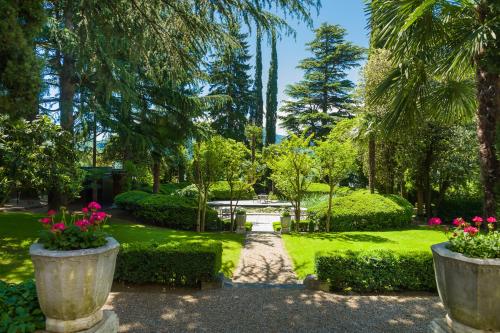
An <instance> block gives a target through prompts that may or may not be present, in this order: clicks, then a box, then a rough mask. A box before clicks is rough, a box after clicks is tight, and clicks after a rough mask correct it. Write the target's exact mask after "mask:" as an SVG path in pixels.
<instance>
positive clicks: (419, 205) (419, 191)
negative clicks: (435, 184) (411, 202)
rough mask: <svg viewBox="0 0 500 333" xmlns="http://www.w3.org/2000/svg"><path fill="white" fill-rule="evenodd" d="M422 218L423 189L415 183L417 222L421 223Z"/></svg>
mask: <svg viewBox="0 0 500 333" xmlns="http://www.w3.org/2000/svg"><path fill="white" fill-rule="evenodd" d="M423 216H424V187H423V186H422V184H421V183H420V184H419V183H417V220H418V221H419V222H422V217H423Z"/></svg>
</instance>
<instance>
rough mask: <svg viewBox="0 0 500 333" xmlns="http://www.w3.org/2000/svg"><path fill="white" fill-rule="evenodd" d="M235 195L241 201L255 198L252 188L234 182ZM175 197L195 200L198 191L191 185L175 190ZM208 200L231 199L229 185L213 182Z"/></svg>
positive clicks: (223, 182) (222, 181) (222, 182)
mask: <svg viewBox="0 0 500 333" xmlns="http://www.w3.org/2000/svg"><path fill="white" fill-rule="evenodd" d="M235 188H236V194H233V195H238V196H239V199H241V200H250V199H253V198H254V197H255V195H256V194H255V191H254V189H253V187H252V186H250V185H248V184H245V183H243V182H236V185H235ZM175 193H176V195H179V196H182V197H186V198H192V199H196V198H197V197H198V189H197V188H196V185H194V184H192V185H189V186H186V187H184V188H182V189H180V190H177V191H176V192H175ZM208 198H209V199H211V200H229V199H231V195H230V189H229V184H228V182H227V181H225V180H221V181H217V182H215V183H214V184H213V185H212V186H211V189H210V192H209V193H208Z"/></svg>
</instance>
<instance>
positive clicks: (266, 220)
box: [247, 213, 280, 232]
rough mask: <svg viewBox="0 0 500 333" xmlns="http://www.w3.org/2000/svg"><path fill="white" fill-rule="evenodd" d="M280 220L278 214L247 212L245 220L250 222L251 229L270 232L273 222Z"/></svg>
mask: <svg viewBox="0 0 500 333" xmlns="http://www.w3.org/2000/svg"><path fill="white" fill-rule="evenodd" d="M279 220H280V214H279V213H278V214H264V213H247V222H252V231H260V232H272V231H273V222H277V221H279Z"/></svg>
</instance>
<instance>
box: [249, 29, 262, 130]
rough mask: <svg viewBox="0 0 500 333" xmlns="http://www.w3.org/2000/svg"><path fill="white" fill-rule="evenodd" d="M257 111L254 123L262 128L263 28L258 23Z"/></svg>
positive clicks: (256, 58) (256, 54) (256, 57)
mask: <svg viewBox="0 0 500 333" xmlns="http://www.w3.org/2000/svg"><path fill="white" fill-rule="evenodd" d="M254 87H255V88H254V90H255V111H254V114H253V117H252V119H251V120H252V123H253V124H254V125H255V126H258V127H260V128H262V125H263V123H264V100H263V97H262V29H261V27H260V25H258V24H257V46H256V52H255V86H254Z"/></svg>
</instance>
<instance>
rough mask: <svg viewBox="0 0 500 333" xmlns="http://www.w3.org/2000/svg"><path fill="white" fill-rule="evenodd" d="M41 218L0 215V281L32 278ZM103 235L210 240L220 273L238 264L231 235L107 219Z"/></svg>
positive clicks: (236, 237) (237, 245)
mask: <svg viewBox="0 0 500 333" xmlns="http://www.w3.org/2000/svg"><path fill="white" fill-rule="evenodd" d="M40 217H41V215H36V214H30V213H17V212H16V213H0V280H5V281H9V282H20V281H22V280H24V279H27V278H32V277H33V266H32V264H31V260H30V257H29V254H28V248H29V246H30V245H31V244H32V243H33V242H34V241H35V240H36V239H37V238H38V233H39V231H40V230H41V228H42V227H41V225H40V223H39V222H38V221H37V220H38V219H39V218H40ZM105 229H106V231H107V232H108V233H109V234H110V235H112V236H113V237H115V238H116V239H117V240H118V241H119V242H122V243H130V242H140V241H153V240H155V241H169V240H180V239H190V240H195V239H197V240H203V239H212V240H219V241H221V242H222V246H223V249H224V251H223V253H222V271H223V272H224V274H225V275H226V276H231V275H232V272H233V270H234V268H235V267H236V265H237V264H238V260H239V257H240V252H241V248H242V246H243V243H244V236H243V235H240V234H233V233H202V234H199V233H196V232H190V231H177V230H170V229H165V228H158V227H152V226H145V225H141V224H136V223H131V222H128V221H124V220H119V219H115V218H113V219H111V221H110V222H109V223H108V224H107V225H106V226H105Z"/></svg>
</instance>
